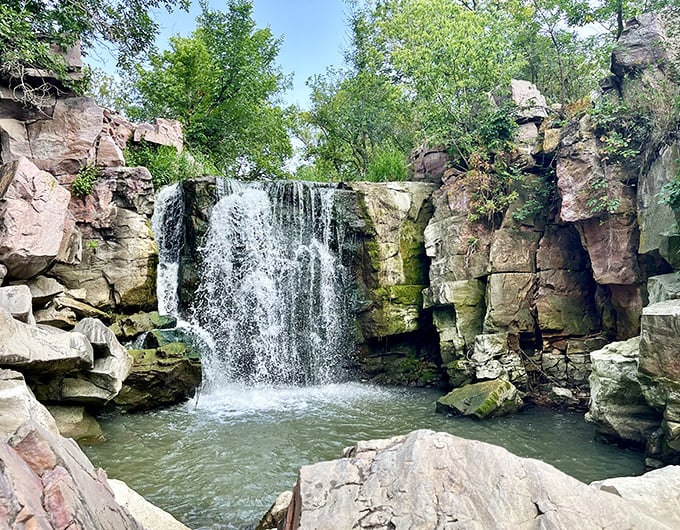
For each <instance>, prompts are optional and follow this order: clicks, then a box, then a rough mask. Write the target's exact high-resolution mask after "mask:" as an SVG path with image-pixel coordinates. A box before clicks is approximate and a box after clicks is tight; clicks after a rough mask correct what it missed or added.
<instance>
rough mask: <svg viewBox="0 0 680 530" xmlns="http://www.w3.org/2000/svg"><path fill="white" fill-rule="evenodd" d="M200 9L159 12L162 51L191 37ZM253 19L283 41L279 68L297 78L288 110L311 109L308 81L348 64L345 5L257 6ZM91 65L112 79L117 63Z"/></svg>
mask: <svg viewBox="0 0 680 530" xmlns="http://www.w3.org/2000/svg"><path fill="white" fill-rule="evenodd" d="M209 5H210V7H211V8H212V9H215V10H222V11H224V10H225V9H226V2H225V1H224V0H211V1H210V2H209ZM200 12H201V9H200V7H199V5H198V1H197V0H193V1H192V7H191V10H190V11H189V13H187V12H185V11H181V10H176V11H174V12H172V13H167V12H166V11H165V10H164V9H158V10H157V11H156V12H155V17H154V18H155V19H156V21H157V22H158V23H159V24H160V26H161V30H160V33H159V36H158V39H157V41H156V45H157V47H158V49H160V50H163V49H166V48H167V47H168V39H169V38H170V37H171V36H173V35H177V34H179V35H182V36H184V37H186V36H188V35H189V34H190V33H191V32H192V31H193V30H194V29H195V27H196V17H197V16H198V15H199V14H200ZM253 15H254V18H255V21H256V23H257V25H258V27H266V26H269V27H270V28H271V31H272V33H273V34H274V36H275V37H283V43H282V45H281V50H280V52H279V56H278V60H277V62H278V64H279V65H280V66H281V69H282V70H283V72H284V73H287V74H294V76H293V86H292V89H291V90H290V91H288V92H287V93H285V94H284V96H283V97H284V102H285V103H286V104H297V105H299V106H301V107H307V106H308V103H309V94H310V90H309V88H308V87H307V86H306V84H305V83H306V81H307V79H308V78H310V77H312V76H313V75H315V74H318V73H320V72H323V71H325V69H326V68H327V67H328V66H331V65H336V66H337V65H340V64H342V62H343V57H342V50H343V48H346V45H347V42H348V29H347V16H346V15H347V8H346V5H345V3H344V2H343V0H254V2H253ZM90 59H91V60H90V61H89V62H92V63H94V65H95V66H100V67H101V66H103V67H104V69H105V70H107V71H109V72H110V73H113V71H114V70H115V60H113V59H112V58H111V57H110V54H108V53H107V52H106V51H105V50H99V51H97V52H95V53H93V54H92V56H91V58H90Z"/></svg>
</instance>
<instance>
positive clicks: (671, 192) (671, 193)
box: [659, 158, 680, 211]
mask: <svg viewBox="0 0 680 530" xmlns="http://www.w3.org/2000/svg"><path fill="white" fill-rule="evenodd" d="M675 164H676V165H677V167H678V170H677V172H676V173H675V177H674V178H673V179H672V180H670V181H668V182H666V184H664V185H663V188H661V193H659V202H660V203H662V204H667V205H668V206H670V207H671V208H672V209H673V210H677V211H680V158H679V159H677V160H676V161H675Z"/></svg>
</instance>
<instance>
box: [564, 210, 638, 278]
mask: <svg viewBox="0 0 680 530" xmlns="http://www.w3.org/2000/svg"><path fill="white" fill-rule="evenodd" d="M576 228H577V229H578V231H579V234H580V236H581V242H582V243H583V246H584V247H585V248H586V249H587V250H588V255H589V256H590V262H591V265H592V267H593V278H595V281H596V282H597V283H599V284H601V285H607V284H618V285H632V284H634V283H637V281H638V278H639V267H638V261H637V248H638V240H639V235H638V229H637V219H636V217H635V216H634V215H612V216H609V217H607V218H603V219H588V220H586V221H582V222H580V223H577V224H576Z"/></svg>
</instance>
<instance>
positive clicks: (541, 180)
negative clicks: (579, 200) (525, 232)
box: [512, 168, 557, 223]
mask: <svg viewBox="0 0 680 530" xmlns="http://www.w3.org/2000/svg"><path fill="white" fill-rule="evenodd" d="M555 179H556V177H555V170H554V168H553V169H550V170H548V171H546V172H544V173H542V174H540V175H536V176H535V177H534V178H529V176H528V175H523V176H522V179H521V180H520V188H521V190H522V195H523V196H524V197H525V200H524V203H523V204H522V205H521V206H520V207H519V208H517V210H516V211H514V212H513V213H512V219H513V220H514V221H515V222H517V223H524V222H526V221H531V220H533V219H535V218H536V217H537V216H538V215H539V214H541V213H543V212H545V211H546V209H547V208H548V207H549V205H550V202H551V198H553V197H554V196H556V194H557V189H556V182H555Z"/></svg>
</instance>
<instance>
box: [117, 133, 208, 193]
mask: <svg viewBox="0 0 680 530" xmlns="http://www.w3.org/2000/svg"><path fill="white" fill-rule="evenodd" d="M125 160H126V162H127V164H128V165H129V166H144V167H146V168H147V169H148V170H149V172H150V173H151V177H152V178H153V184H154V187H155V188H156V189H159V188H161V187H162V186H165V185H167V184H172V183H173V182H179V181H181V180H185V179H188V178H193V177H198V176H201V175H205V174H207V173H213V174H214V173H217V170H216V169H215V166H214V165H213V164H212V163H211V162H210V160H208V159H207V158H206V157H205V156H203V155H201V154H200V153H198V154H196V153H189V152H188V151H186V150H184V151H182V152H181V153H179V152H177V149H175V148H174V147H172V146H169V145H155V144H150V143H148V142H141V143H139V144H136V145H133V146H131V147H128V148H127V149H126V151H125Z"/></svg>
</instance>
